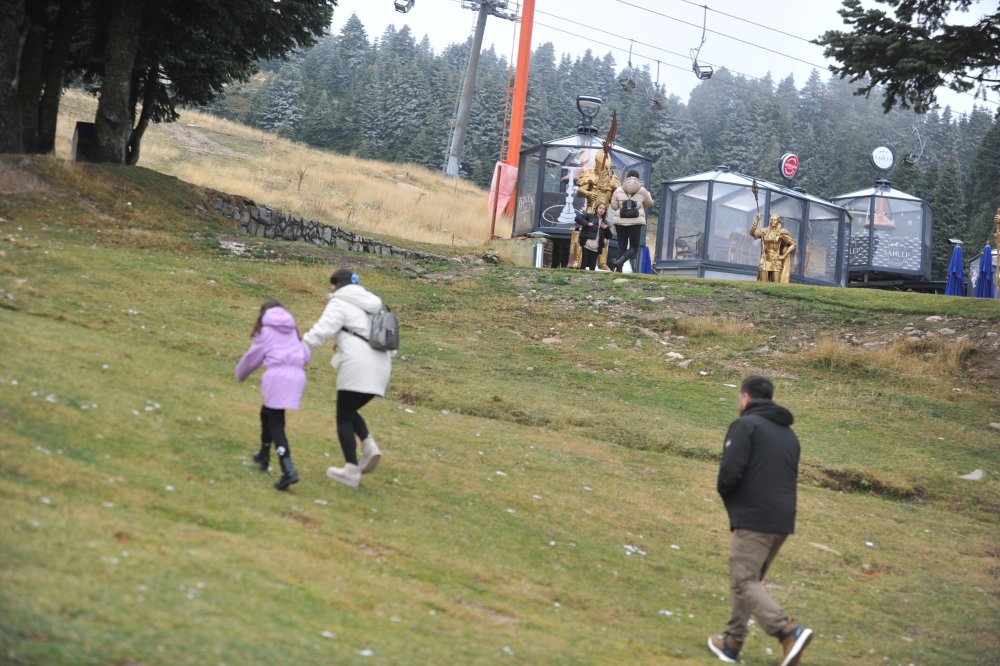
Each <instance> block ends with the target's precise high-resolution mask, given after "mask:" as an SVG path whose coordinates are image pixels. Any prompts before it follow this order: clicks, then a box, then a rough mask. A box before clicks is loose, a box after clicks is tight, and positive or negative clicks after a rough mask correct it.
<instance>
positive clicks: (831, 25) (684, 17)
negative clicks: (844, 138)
mask: <svg viewBox="0 0 1000 666" xmlns="http://www.w3.org/2000/svg"><path fill="white" fill-rule="evenodd" d="M992 2H993V0H987V1H986V2H982V1H980V2H978V3H976V4H974V5H973V7H972V12H971V13H970V14H968V15H967V14H956V15H955V16H957V17H960V18H961V22H963V23H966V22H971V21H974V20H975V19H976V18H978V17H980V16H982V15H983V14H985V13H987V11H992ZM706 4H707V6H708V12H707V26H706V27H707V32H706V34H705V43H704V45H703V46H702V47H701V51H700V54H699V57H698V61H699V63H701V64H707V65H711V66H713V67H715V68H719V67H726V68H727V69H729V70H730V71H732V72H734V73H739V74H743V75H745V76H748V77H756V78H760V77H763V76H764V75H766V74H767V73H768V72H770V73H771V77H772V79H774V82H775V83H778V82H780V81H781V80H782V79H784V78H785V77H786V76H788V75H789V74H792V75H793V76H794V77H795V84H796V87H797V88H800V89H801V88H802V86H803V84H805V82H806V79H807V78H808V77H809V74H810V73H811V72H812V70H813V69H818V70H820V75H821V76H822V77H823V80H826V79H827V78H828V77H829V75H830V73H829V72H828V71H827V69H826V67H827V66H828V65H829V64H830V62H829V61H827V60H826V59H825V58H824V57H823V49H822V48H821V47H819V46H816V45H814V44H810V43H809V40H811V39H814V38H816V37H817V36H819V35H820V34H821V33H823V32H824V31H826V30H840V29H844V27H845V26H844V25H843V21H842V19H841V17H840V16H839V15H838V14H837V10H838V9H840V7H841V1H840V0H758V1H757V2H748V1H747V0H709V1H707V2H706V1H705V0H703V1H702V2H701V3H695V2H691V1H690V0H535V27H534V30H533V31H532V38H531V42H532V50H534V49H535V48H537V47H538V46H539V45H540V44H544V43H545V42H552V44H553V45H554V46H555V50H556V55H557V57H558V56H561V55H562V54H564V53H568V54H570V55H571V56H572V57H574V58H575V57H577V56H582V55H583V54H584V52H585V51H586V50H587V49H588V48H590V49H591V50H592V51H593V53H594V54H595V55H597V56H604V55H605V54H606V53H608V52H610V53H611V54H612V57H614V59H615V62H616V63H617V64H618V66H619V67H624V66H625V65H626V64H627V63H628V60H629V46H630V40H634V44H632V57H631V58H632V64H633V66H635V67H637V68H639V67H649V69H650V75H651V76H652V77H653V78H654V79H655V78H656V70H657V61H660V64H659V70H660V73H659V78H660V82H661V83H663V84H665V85H666V88H667V93H668V94H675V95H678V96H679V97H680V98H681V99H682V100H684V101H685V102H686V101H687V100H688V96H689V94H690V92H691V89H692V88H694V87H695V86H696V85H697V84H698V82H699V81H698V79H697V78H696V77H695V75H694V74H693V73H692V71H691V50H692V49H695V48H697V47H698V45H699V43H700V42H701V38H702V25H703V20H704V18H705V9H704V5H706ZM508 5H509V7H510V8H511V10H514V9H515V8H517V6H518V3H517V2H516V0H509V2H508ZM351 14H357V15H358V18H359V19H360V20H361V22H362V23H363V24H364V26H365V29H366V31H367V33H368V39H369V40H370V41H371V40H374V39H377V38H378V37H379V36H380V35H381V34H382V32H383V31H384V30H385V28H386V26H388V25H394V26H395V27H396V29H400V28H402V27H403V26H404V25H409V26H410V31H411V32H412V33H413V35H414V38H415V39H416V40H417V41H418V42H419V41H420V40H421V39H423V37H424V35H427V37H428V38H429V39H430V42H431V45H432V47H433V49H434V51H435V53H440V52H441V51H442V50H443V49H444V48H445V47H446V46H448V45H449V44H454V43H457V42H462V41H464V40H465V39H467V38H468V37H469V35H471V34H472V31H473V29H474V28H475V21H476V11H474V10H470V9H465V8H463V7H462V3H461V0H415V2H414V7H413V9H412V10H411V11H410V12H408V13H406V14H401V13H399V12H396V11H395V9H394V0H339V2H338V6H337V8H336V9H335V10H334V17H333V31H334V32H335V33H338V32H339V31H340V29H341V28H342V27H343V25H344V23H345V22H346V21H347V19H348V18H350V16H351ZM515 39H516V36H515V24H514V22H513V21H507V20H503V19H500V18H497V17H493V16H490V17H489V18H488V19H487V22H486V34H485V38H484V40H483V47H484V48H488V47H489V46H490V45H492V46H493V48H494V49H495V50H496V52H497V54H498V55H504V56H506V57H507V59H508V60H510V61H516V59H517V44H516V42H515ZM580 92H581V93H585V92H587V91H580ZM938 102H939V103H940V104H941V106H942V107H943V106H945V105H946V104H947V105H950V106H951V107H952V110H953V111H955V112H957V113H961V112H968V111H970V110H971V109H972V107H973V104H974V103H976V102H975V100H974V99H973V97H972V95H971V93H970V94H963V95H959V94H957V93H954V92H951V91H948V90H943V91H941V92H940V93H939V95H938ZM978 103H979V104H980V105H984V106H985V108H986V109H987V110H989V111H990V112H991V113H992V112H995V111H996V110H997V107H998V103H997V99H996V95H995V93H994V94H993V96H992V97H991V98H990V101H989V102H987V103H985V104H984V103H983V102H982V100H979V102H978Z"/></svg>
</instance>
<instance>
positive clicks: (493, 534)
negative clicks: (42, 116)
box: [0, 159, 1000, 666]
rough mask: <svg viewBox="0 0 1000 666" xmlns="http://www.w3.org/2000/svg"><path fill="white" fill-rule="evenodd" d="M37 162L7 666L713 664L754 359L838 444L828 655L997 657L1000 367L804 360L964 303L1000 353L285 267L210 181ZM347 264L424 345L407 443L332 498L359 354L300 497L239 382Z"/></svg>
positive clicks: (316, 304)
mask: <svg viewBox="0 0 1000 666" xmlns="http://www.w3.org/2000/svg"><path fill="white" fill-rule="evenodd" d="M31 169H32V170H33V172H34V173H36V174H38V175H39V177H40V178H42V179H43V181H44V182H45V183H46V186H47V189H45V190H43V191H34V192H29V193H21V194H14V195H9V196H5V197H4V198H3V199H2V200H0V218H3V221H2V222H0V249H2V250H3V252H4V254H3V256H2V257H0V420H2V422H3V424H4V437H3V438H2V439H0V509H2V512H3V513H2V515H3V518H2V519H0V520H2V524H3V530H2V532H0V535H2V536H0V552H2V553H3V554H4V557H3V563H2V565H0V654H2V655H3V657H2V658H0V661H3V662H4V663H12V664H126V663H131V664H199V665H200V664H223V663H224V664H266V663H307V664H312V663H316V664H320V663H322V664H327V663H337V664H487V663H518V664H663V663H671V664H705V663H712V662H713V661H714V660H713V659H712V658H711V655H710V654H709V653H708V651H707V649H706V648H705V646H704V643H705V638H706V636H707V635H708V634H709V633H711V632H713V631H718V630H719V629H720V628H721V627H722V625H723V623H724V622H725V619H726V615H727V609H728V601H727V597H728V589H727V588H728V584H727V581H728V573H727V555H726V553H727V545H728V529H727V523H726V518H725V513H724V510H723V508H722V505H721V503H720V501H719V500H718V498H717V496H716V494H715V490H714V487H715V473H716V466H717V461H718V454H719V451H720V449H721V438H722V435H723V433H724V431H725V428H726V426H727V425H728V423H729V421H730V420H731V419H732V418H734V415H735V408H736V398H737V396H736V391H735V390H734V389H733V388H731V387H729V386H727V384H738V383H739V380H740V379H741V378H742V377H743V376H745V375H746V374H749V373H750V372H765V373H768V374H770V375H772V376H774V377H775V378H776V379H777V382H778V390H779V395H778V399H779V401H780V402H782V403H783V404H785V405H787V406H788V407H789V408H790V409H791V410H792V411H793V412H794V413H795V416H796V430H797V432H798V433H799V436H800V438H801V439H802V442H803V463H802V478H801V483H800V489H799V490H800V509H799V522H798V532H797V533H796V535H795V536H794V537H792V539H790V541H789V542H788V544H787V546H786V547H785V549H784V550H783V552H782V554H781V556H780V557H779V559H778V561H777V563H776V565H775V567H774V568H773V570H772V572H771V573H770V574H769V577H768V582H769V585H770V587H771V590H772V592H773V594H774V596H775V597H776V599H777V600H778V601H779V602H780V603H781V604H783V606H784V607H785V608H786V610H788V611H789V612H790V613H792V614H793V615H794V616H795V617H797V618H800V619H801V620H802V621H804V622H806V623H808V624H809V625H810V626H812V627H813V628H814V629H815V630H816V631H817V638H816V640H815V641H814V643H813V646H812V647H811V648H810V650H809V652H808V653H807V656H806V658H805V659H804V660H803V663H808V664H830V665H835V664H849V663H850V664H853V663H856V664H886V663H888V664H910V663H913V664H921V665H926V664H946V665H949V666H950V665H954V664H969V665H973V664H984V663H991V662H992V661H994V658H993V655H995V654H996V652H997V650H998V649H1000V639H998V638H997V636H998V635H1000V601H998V600H1000V584H998V582H997V581H998V579H1000V566H998V560H997V557H998V551H997V538H996V532H997V528H998V519H997V515H998V511H1000V484H998V479H1000V466H998V465H997V456H996V447H997V445H998V443H1000V433H998V432H997V431H995V430H991V429H990V428H989V426H988V424H989V423H990V422H991V421H996V420H997V409H996V405H997V404H998V397H1000V396H998V391H997V382H996V375H995V374H986V375H985V376H983V375H973V374H972V373H971V372H970V370H969V364H970V363H975V364H979V365H983V366H984V367H987V368H993V371H994V372H995V371H996V368H997V358H996V356H997V352H996V351H995V350H992V351H991V350H989V349H982V350H980V352H979V353H978V355H974V356H972V357H969V358H964V360H962V361H961V363H960V365H959V366H958V367H952V366H949V365H948V364H946V363H944V362H943V361H942V362H937V360H935V359H939V358H941V357H943V356H944V355H945V353H944V351H939V352H936V355H932V356H930V357H927V356H924V355H923V353H924V350H923V349H921V350H920V352H919V353H912V352H906V353H905V354H904V355H903V356H902V357H900V358H902V359H903V360H899V359H896V360H897V361H898V362H895V361H894V362H893V364H892V365H891V366H887V365H886V360H885V359H886V358H887V357H884V356H879V355H878V354H876V353H875V352H874V351H871V352H868V351H865V350H863V349H862V348H858V349H856V350H854V352H855V353H856V356H851V357H849V358H847V360H846V361H845V359H844V358H841V357H839V356H836V355H835V354H834V352H829V351H828V352H824V353H825V354H826V355H825V356H824V355H822V354H820V355H817V354H816V353H813V355H810V352H809V351H808V350H809V347H808V345H803V346H801V347H800V348H792V347H785V345H784V343H783V341H784V340H786V339H790V338H791V336H801V335H804V332H806V333H809V332H811V334H812V335H813V336H814V337H815V338H816V339H817V340H818V339H820V338H821V337H822V336H824V335H831V334H834V333H835V332H836V331H837V330H840V329H845V330H846V329H850V330H857V329H859V328H861V329H863V328H865V327H866V326H876V327H881V328H884V329H887V330H888V329H893V330H901V329H902V327H903V326H905V325H906V324H907V323H909V322H911V321H915V322H920V321H922V320H923V318H924V317H926V316H928V315H930V314H938V315H945V316H949V317H955V318H959V317H960V318H962V322H963V325H964V326H966V328H965V329H963V332H964V333H968V334H970V335H971V334H983V335H984V334H985V331H989V330H992V331H1000V313H998V312H997V309H996V306H995V304H994V305H993V306H992V308H993V309H990V306H989V304H986V303H984V302H978V301H975V300H974V299H948V298H944V297H937V298H934V297H930V296H921V295H912V294H890V293H885V292H871V291H864V290H846V289H840V290H837V289H820V288H813V287H801V286H795V285H792V286H774V285H759V284H756V283H727V282H718V281H703V280H684V279H661V278H651V277H646V276H631V277H628V278H625V279H622V280H619V279H617V277H616V276H607V275H593V274H579V273H577V272H572V271H535V270H516V269H509V268H501V267H485V266H463V265H459V264H451V263H449V264H422V265H419V266H418V265H408V264H406V263H403V262H399V261H395V260H389V259H383V258H373V257H370V256H367V255H351V254H346V253H339V252H332V251H326V250H323V251H322V252H318V251H317V250H316V249H315V248H299V247H297V246H295V245H294V244H290V243H282V242H279V241H273V242H272V241H261V242H262V247H265V248H268V249H270V250H274V253H273V255H269V256H277V257H280V258H279V259H276V260H262V259H259V258H233V257H228V256H225V255H223V254H222V253H220V251H219V249H218V247H217V244H216V243H214V242H213V239H214V237H215V235H216V234H218V233H229V234H231V233H233V229H232V227H231V226H230V225H228V224H227V223H226V222H225V221H223V220H221V219H219V218H217V217H214V216H210V215H208V214H207V213H205V212H203V211H202V210H201V209H199V208H198V204H199V203H200V202H201V194H200V193H199V192H198V191H197V190H195V189H193V188H189V187H187V186H186V185H184V184H183V183H180V182H179V181H176V180H175V179H171V178H167V177H162V176H159V175H158V174H155V173H154V172H150V171H146V170H143V169H114V168H105V167H93V166H77V165H67V164H63V163H61V162H57V161H54V160H48V159H41V160H36V161H35V162H34V164H33V166H32V167H31ZM128 202H131V205H126V204H127V203H128ZM341 265H351V266H354V267H356V268H357V269H358V270H359V272H360V273H361V275H362V280H363V282H364V283H365V284H366V285H368V286H369V287H370V288H371V289H373V290H374V291H376V292H377V293H379V294H380V295H382V296H383V297H384V298H385V300H386V301H387V302H388V303H390V304H391V305H392V306H393V307H394V308H395V309H396V310H397V311H398V312H399V314H400V317H401V320H402V324H403V330H402V334H403V350H402V354H401V356H400V357H399V358H397V359H396V361H395V364H394V372H393V378H392V383H391V385H390V391H389V395H388V396H387V398H386V399H385V400H379V401H376V402H374V403H372V404H371V405H370V406H369V407H367V408H366V409H365V411H364V414H365V417H366V418H367V419H368V421H369V423H370V425H371V426H372V430H373V432H374V434H375V435H376V437H377V438H378V439H379V442H380V444H381V445H382V447H383V449H384V450H385V457H384V458H383V461H382V464H381V465H380V467H379V468H378V470H377V471H376V472H375V473H374V474H373V475H370V476H366V477H365V479H364V482H363V484H362V486H361V488H359V489H358V490H356V491H351V490H349V489H346V488H342V487H339V486H335V485H333V484H332V483H331V482H329V481H328V480H327V479H326V477H325V475H324V470H325V468H326V467H327V466H329V465H331V464H340V461H341V456H340V452H339V446H338V445H337V443H336V441H335V435H334V429H333V417H334V402H335V372H334V371H333V369H332V368H330V367H329V364H328V360H329V355H330V354H329V352H330V350H329V349H328V350H324V351H323V352H321V353H319V354H317V356H316V358H315V360H314V363H313V364H312V366H311V367H310V369H309V373H308V375H309V386H308V388H307V391H306V395H305V398H304V404H303V409H302V410H301V411H300V412H294V413H290V415H289V428H288V429H289V434H290V437H291V442H292V447H293V451H294V456H295V460H296V464H297V466H298V467H299V471H300V474H301V476H302V479H303V480H302V482H301V483H299V484H298V485H296V486H293V488H292V489H291V490H290V491H289V492H287V493H278V492H276V491H274V490H273V489H272V488H271V485H270V484H271V482H272V481H273V479H274V476H273V475H272V476H270V477H268V476H264V475H262V474H260V473H259V472H257V471H256V470H255V469H254V468H253V467H252V465H251V464H250V461H249V457H250V455H251V454H252V453H253V451H254V442H255V440H256V437H257V410H258V407H259V392H258V389H257V387H256V379H257V377H254V378H253V379H251V380H250V381H249V382H247V383H246V384H237V383H236V382H235V381H234V379H233V376H232V373H233V367H234V365H235V363H236V360H237V359H238V358H239V356H240V355H241V354H242V353H243V351H244V350H245V349H246V347H247V345H248V343H249V331H250V328H251V326H252V323H253V320H254V318H255V316H256V313H257V309H258V308H259V306H260V303H261V302H263V301H264V300H266V299H267V298H270V297H277V298H279V299H281V300H282V301H283V302H284V303H285V304H286V306H287V307H288V308H289V309H290V310H291V311H292V312H293V313H295V315H296V317H297V320H298V323H299V325H300V327H302V328H305V327H307V326H309V325H310V323H311V322H312V321H313V320H314V319H315V318H316V317H317V316H318V315H319V313H320V311H321V308H322V305H323V295H324V293H325V292H326V285H327V278H328V276H329V273H330V271H331V269H332V268H334V267H336V266H341ZM651 296H657V297H659V296H663V297H664V298H665V300H664V301H662V302H658V301H657V302H654V301H648V300H646V299H647V298H649V297H651ZM698 318H701V319H698ZM705 318H708V319H715V320H716V321H721V320H725V321H742V322H745V323H747V324H753V327H752V328H743V327H741V326H730V327H727V328H723V329H720V330H713V329H712V328H711V327H710V326H707V327H703V326H702V324H704V322H705ZM685 320H688V322H687V325H690V324H691V323H692V321H697V322H698V327H697V330H696V331H695V333H692V334H690V335H683V334H684V333H690V332H691V330H694V329H683V326H684V325H683V324H681V322H684V321H685ZM678 335H682V337H678ZM771 336H777V337H776V338H774V339H772V337H771ZM949 344H951V343H946V344H945V345H944V346H943V347H941V348H940V350H947V349H949V347H948V345H949ZM763 345H770V346H771V347H772V348H777V349H788V351H787V353H784V354H769V355H763V354H760V353H758V352H757V350H758V349H759V348H760V347H762V346H763ZM670 352H675V353H680V354H682V355H683V357H685V358H690V359H694V362H693V363H692V365H691V366H690V367H689V368H688V369H686V370H685V369H682V368H680V367H679V366H678V365H677V363H678V359H677V358H675V357H672V356H670V355H669V354H670ZM893 358H896V357H893ZM701 372H705V373H706V374H705V375H702V374H700V373H701ZM956 388H959V389H961V390H960V391H955V390H954V389H956ZM975 468H981V469H984V470H985V471H986V476H985V479H984V480H983V481H980V482H972V481H964V480H961V479H959V478H958V476H959V475H960V474H964V473H966V472H969V471H971V470H972V469H975ZM626 546H634V547H635V548H638V549H641V550H642V551H643V552H644V553H645V554H639V553H638V552H633V554H627V550H626ZM831 550H832V551H836V552H831ZM768 649H770V650H771V651H772V652H771V653H768V651H767V650H768ZM366 650H370V651H371V654H370V656H369V653H367V652H365V651H366ZM744 659H745V663H747V664H777V663H778V662H779V658H778V653H777V644H776V643H775V642H774V641H773V640H771V639H769V638H767V637H765V636H763V635H762V634H761V633H760V631H759V630H758V629H755V630H754V633H753V635H752V639H751V640H750V641H749V642H748V643H747V646H746V648H745V649H744Z"/></svg>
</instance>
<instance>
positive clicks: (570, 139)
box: [512, 133, 652, 268]
mask: <svg viewBox="0 0 1000 666" xmlns="http://www.w3.org/2000/svg"><path fill="white" fill-rule="evenodd" d="M602 146H603V140H602V139H601V138H599V137H597V136H595V135H594V134H591V133H580V134H574V135H571V136H567V137H563V138H561V139H556V140H554V141H547V142H545V143H542V144H539V145H537V146H533V147H531V148H527V149H525V150H522V151H521V159H520V167H519V169H518V173H517V205H516V207H515V210H514V227H513V233H512V236H513V237H515V238H516V237H518V236H529V235H530V236H533V237H536V238H543V239H545V240H546V241H547V242H546V248H545V249H546V255H548V258H547V259H542V258H541V257H540V258H539V259H538V260H536V264H535V265H536V266H538V267H541V266H542V265H547V266H551V267H553V268H558V267H564V266H566V264H567V261H568V259H569V237H570V233H571V232H572V230H573V227H574V226H575V217H576V210H577V209H581V208H584V207H586V205H587V202H586V199H584V198H583V197H574V196H573V192H574V190H575V189H576V178H577V177H578V176H579V175H580V173H581V172H582V171H583V170H584V169H585V168H587V167H589V166H593V165H594V157H595V155H597V153H598V152H600V151H601V150H602ZM611 162H612V169H613V170H614V172H615V174H616V175H617V176H618V178H619V179H620V180H624V179H625V174H626V173H628V172H629V171H630V170H632V169H634V170H636V171H638V172H639V179H640V180H641V181H642V182H643V183H648V182H649V177H650V173H651V171H652V162H651V161H650V160H649V158H647V157H643V156H642V155H639V154H638V153H634V152H632V151H631V150H627V149H625V148H622V147H621V146H618V145H615V146H614V147H613V148H612V150H611ZM640 243H641V244H642V245H645V238H643V239H642V240H641V241H640ZM616 252H617V242H615V241H612V242H611V249H610V252H609V260H614V257H615V256H616ZM550 253H551V254H550Z"/></svg>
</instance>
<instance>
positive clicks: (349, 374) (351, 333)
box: [302, 268, 393, 488]
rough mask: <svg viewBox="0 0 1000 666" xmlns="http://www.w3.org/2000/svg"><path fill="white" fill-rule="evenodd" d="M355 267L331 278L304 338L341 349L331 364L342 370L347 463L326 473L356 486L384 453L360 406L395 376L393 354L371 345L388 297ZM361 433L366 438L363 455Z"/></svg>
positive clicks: (341, 431) (340, 406) (340, 420)
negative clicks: (363, 280) (374, 323)
mask: <svg viewBox="0 0 1000 666" xmlns="http://www.w3.org/2000/svg"><path fill="white" fill-rule="evenodd" d="M359 283H360V278H359V277H358V275H357V273H355V272H354V271H352V270H350V269H347V268H342V269H340V270H338V271H336V272H334V274H333V275H331V276H330V294H329V295H328V296H327V303H326V308H324V310H323V314H322V315H321V316H320V318H319V321H317V322H316V323H315V324H314V325H313V327H312V328H311V329H309V332H308V333H306V334H305V335H304V336H302V340H303V342H305V343H306V344H307V345H309V346H310V347H311V348H313V349H315V348H317V347H321V346H323V345H324V344H325V343H326V342H327V341H329V340H334V341H335V343H336V345H337V352H336V353H335V354H334V355H333V358H332V359H330V365H332V366H333V367H334V368H336V369H337V437H338V439H339V440H340V448H341V449H342V450H343V453H344V460H345V462H346V464H345V465H344V466H343V467H331V468H329V469H328V470H326V475H327V476H328V477H329V478H331V479H333V480H334V481H337V482H338V483H342V484H344V485H346V486H350V487H352V488H356V487H357V486H358V484H359V483H360V482H361V475H362V474H367V473H368V472H371V471H372V470H374V469H375V466H376V465H378V463H379V460H381V458H382V451H381V450H380V449H379V447H378V444H376V443H375V438H374V437H372V436H371V433H370V432H369V431H368V424H367V423H366V422H365V420H364V419H363V418H362V417H361V414H360V410H361V408H362V407H364V406H365V405H367V404H368V402H369V401H370V400H371V399H372V398H374V397H376V396H378V397H385V390H386V387H387V386H388V384H389V376H390V374H392V355H393V352H388V351H378V350H375V349H372V347H371V345H369V344H368V336H369V335H370V334H371V317H372V315H373V314H375V313H376V312H378V311H379V309H380V308H381V307H382V299H380V298H379V297H378V296H376V295H375V294H373V293H371V292H370V291H368V290H367V289H365V288H364V287H362V286H361V284H359ZM355 437H357V438H358V439H360V440H361V459H360V460H359V459H358V453H357V445H358V443H357V440H356V439H355Z"/></svg>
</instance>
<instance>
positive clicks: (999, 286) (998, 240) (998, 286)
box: [993, 208, 1000, 297]
mask: <svg viewBox="0 0 1000 666" xmlns="http://www.w3.org/2000/svg"><path fill="white" fill-rule="evenodd" d="M993 224H995V225H996V227H997V231H996V233H995V234H993V249H994V250H996V249H997V248H1000V208H997V214H996V215H995V216H994V217H993ZM993 269H994V270H995V271H996V274H995V275H994V276H993V288H994V289H995V290H996V291H995V292H994V294H993V296H994V297H1000V261H998V262H996V266H994V267H993Z"/></svg>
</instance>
